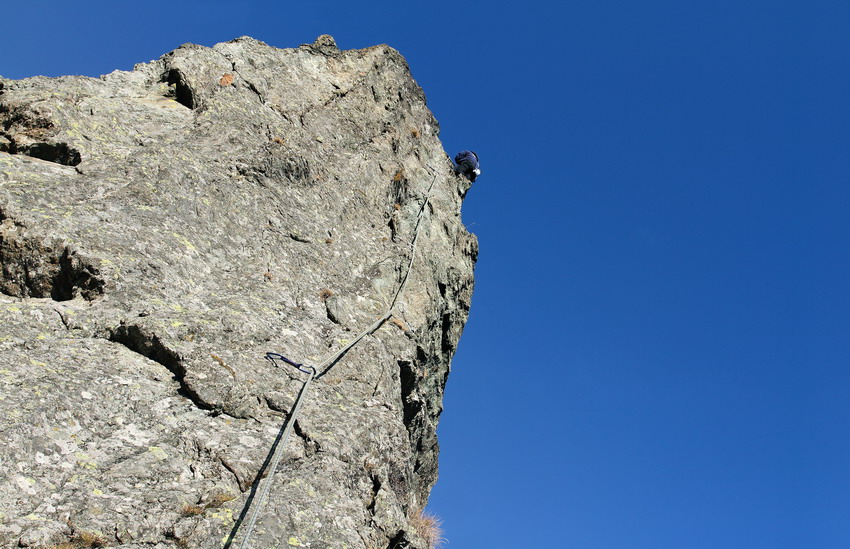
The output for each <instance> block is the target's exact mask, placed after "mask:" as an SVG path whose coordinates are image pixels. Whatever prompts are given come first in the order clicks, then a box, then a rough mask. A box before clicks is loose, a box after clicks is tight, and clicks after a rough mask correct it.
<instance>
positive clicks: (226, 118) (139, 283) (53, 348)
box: [0, 35, 477, 548]
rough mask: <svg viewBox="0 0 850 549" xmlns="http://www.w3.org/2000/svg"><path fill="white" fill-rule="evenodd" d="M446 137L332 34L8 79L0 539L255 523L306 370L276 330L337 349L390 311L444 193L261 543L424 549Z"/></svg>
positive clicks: (364, 54) (325, 407)
mask: <svg viewBox="0 0 850 549" xmlns="http://www.w3.org/2000/svg"><path fill="white" fill-rule="evenodd" d="M438 133H439V126H438V124H437V122H436V120H435V119H434V117H433V116H432V114H431V113H430V111H429V110H428V108H427V106H426V104H425V96H424V94H423V92H422V90H421V89H420V88H419V86H418V85H417V84H416V82H415V81H414V80H413V79H412V77H411V75H410V72H409V69H408V67H407V64H406V62H405V61H404V59H403V57H402V56H401V55H399V54H398V52H396V51H395V50H393V49H392V48H389V47H388V46H375V47H371V48H367V49H364V50H349V51H343V50H339V49H338V48H337V46H336V43H335V42H334V40H333V38H331V37H329V36H326V35H325V36H322V37H320V38H319V39H318V40H317V41H316V42H315V43H314V44H309V45H304V46H301V47H298V48H293V49H277V48H274V47H270V46H268V45H266V44H263V43H262V42H259V41H257V40H254V39H251V38H248V37H242V38H238V39H236V40H233V41H231V42H227V43H222V44H217V45H216V46H214V47H212V48H206V47H202V46H196V45H190V44H187V45H184V46H181V47H180V48H178V49H177V50H175V51H173V52H171V53H168V54H166V55H164V56H163V57H162V58H160V59H158V60H155V61H152V62H149V63H144V64H139V65H137V66H136V67H135V69H134V70H133V71H129V72H125V71H115V72H113V73H111V74H108V75H105V76H102V77H100V78H88V77H79V76H67V77H61V78H43V77H35V78H28V79H24V80H8V79H4V80H3V81H2V87H0V325H2V326H3V330H2V332H0V379H2V381H3V384H2V390H0V432H2V433H3V439H4V444H3V445H0V461H2V463H4V464H5V465H6V467H5V471H4V473H3V474H2V475H0V510H2V513H3V515H2V517H0V546H4V547H5V546H24V547H48V546H50V545H57V544H60V543H65V542H68V543H72V544H73V543H78V541H79V539H80V538H81V536H90V537H92V539H97V540H99V541H98V543H102V544H105V545H108V546H121V547H170V546H179V547H197V548H207V547H209V548H212V547H222V546H223V545H224V544H225V543H226V541H227V540H228V539H229V538H230V537H231V536H232V535H233V534H234V533H235V534H236V538H235V539H236V540H237V541H238V540H239V533H238V530H237V529H236V528H235V526H236V525H237V523H238V521H239V519H240V517H244V510H245V505H246V502H247V501H248V499H249V495H250V494H251V492H252V487H255V486H257V482H258V478H257V475H258V472H259V471H261V469H262V467H263V464H264V462H265V460H266V459H267V458H268V455H269V451H270V450H271V446H272V444H273V442H274V440H275V437H276V435H277V433H278V430H279V428H280V425H281V423H282V422H283V421H284V419H285V418H286V416H287V414H288V413H289V411H290V410H291V409H292V406H293V403H294V399H295V397H296V395H297V394H298V391H299V390H300V388H301V386H302V383H303V381H304V374H302V373H300V372H299V371H298V370H296V369H294V368H286V367H279V366H276V365H275V364H273V363H271V362H269V361H267V360H265V359H264V356H265V353H266V352H269V351H272V352H279V353H283V354H285V355H286V356H290V357H292V358H293V359H295V360H297V361H299V362H305V363H308V364H318V363H320V362H321V360H322V359H323V358H325V357H327V356H329V355H331V354H332V353H333V352H334V351H335V350H337V349H340V348H341V347H343V346H345V345H346V344H347V343H348V342H349V341H351V340H352V338H354V337H355V336H356V335H357V334H358V333H359V332H360V330H362V329H363V328H365V327H366V326H368V325H370V324H371V323H372V322H374V321H375V320H376V319H377V318H379V317H381V315H383V314H385V312H386V310H387V307H388V306H389V305H390V303H391V302H392V300H393V298H394V294H395V292H396V291H397V289H398V287H399V284H400V283H401V280H402V277H403V276H404V275H405V272H406V269H407V266H408V264H409V258H410V254H411V242H412V238H413V231H414V227H415V226H416V220H417V216H418V213H419V211H420V210H421V209H422V207H423V203H424V202H425V201H426V200H427V204H426V205H425V208H424V211H423V215H422V220H421V225H420V229H419V230H420V234H419V237H418V240H417V251H416V259H415V261H414V262H413V264H412V267H411V269H412V270H411V273H410V280H409V281H408V283H407V286H406V287H405V290H404V293H403V295H401V297H400V299H399V302H398V305H397V307H396V308H395V309H394V311H393V315H394V316H393V320H392V321H391V322H386V323H384V324H383V325H381V327H380V328H379V329H377V330H376V331H375V332H374V333H372V334H371V335H368V336H367V337H365V338H363V339H362V340H361V341H360V343H359V344H358V345H357V346H356V347H354V348H353V349H352V350H351V351H349V352H348V353H346V355H345V356H344V357H343V359H342V360H340V361H339V362H337V363H335V364H334V365H333V367H332V368H330V369H329V370H327V371H325V372H323V373H322V375H321V376H320V377H319V378H318V379H317V380H316V381H315V382H314V383H313V385H312V386H311V388H310V393H309V396H308V398H307V399H306V401H305V403H304V404H303V408H302V411H301V414H300V416H299V418H298V421H297V422H296V424H295V425H294V436H293V437H291V438H290V439H289V440H288V442H287V444H286V446H285V448H284V457H283V460H282V462H281V466H280V469H279V470H278V472H277V474H276V477H275V482H274V489H273V490H272V492H271V497H270V498H269V501H268V502H267V503H266V507H265V509H264V511H263V512H262V514H261V518H260V521H259V522H258V525H257V528H256V530H255V533H254V539H255V542H254V543H253V544H252V546H257V547H265V546H287V543H289V542H290V540H293V539H294V540H297V541H298V544H299V545H300V546H309V547H343V546H347V547H350V548H366V547H390V546H392V545H395V546H396V547H420V548H424V547H425V542H424V541H423V540H422V539H421V538H420V537H419V536H418V535H417V534H416V532H415V528H413V527H412V526H411V524H410V522H409V520H408V517H410V516H413V514H415V513H416V512H418V510H420V509H421V508H422V506H424V504H425V503H426V501H427V498H428V494H429V492H430V490H431V487H432V486H433V484H434V482H435V481H436V478H437V453H438V445H437V438H436V425H437V421H438V418H439V415H440V412H441V410H442V394H443V389H444V386H445V383H446V378H447V376H448V372H449V368H450V361H451V358H452V355H453V353H454V351H455V348H456V345H457V342H458V339H459V337H460V333H461V330H462V328H463V325H464V323H465V321H466V319H467V316H468V313H469V305H470V299H471V293H472V286H473V278H472V271H473V265H474V262H475V258H476V255H477V242H476V239H475V237H474V236H473V235H471V234H470V233H468V232H467V231H466V229H465V228H464V226H463V224H462V223H461V219H460V208H461V202H462V199H463V197H464V195H465V194H466V192H467V190H468V188H469V187H468V185H469V183H468V182H466V180H464V179H462V178H459V177H456V176H455V175H454V174H453V173H452V171H451V162H450V160H449V159H448V157H447V156H446V154H445V152H444V151H443V149H442V145H441V144H440V141H439V139H438ZM398 174H402V176H399V175H398ZM432 184H433V187H431V185H432ZM429 188H431V191H430V193H428V189H429ZM426 194H427V196H426ZM75 540H77V541H75Z"/></svg>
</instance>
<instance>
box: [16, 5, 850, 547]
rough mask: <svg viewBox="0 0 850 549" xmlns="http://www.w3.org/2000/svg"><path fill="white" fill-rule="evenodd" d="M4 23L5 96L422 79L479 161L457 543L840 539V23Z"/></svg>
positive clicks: (488, 13)
mask: <svg viewBox="0 0 850 549" xmlns="http://www.w3.org/2000/svg"><path fill="white" fill-rule="evenodd" d="M98 4H103V6H99V5H98ZM418 6H427V7H418ZM2 11H3V16H2V17H3V20H4V25H3V27H4V30H3V34H4V37H3V47H2V54H0V74H2V75H3V76H6V77H12V78H20V77H25V76H31V75H35V74H46V75H49V76H55V75H60V74H73V73H77V74H87V75H99V74H102V73H107V72H111V71H112V70H113V69H116V68H120V69H125V70H126V69H130V68H131V67H132V65H133V64H134V63H137V62H143V61H149V60H151V59H154V58H157V57H159V56H160V55H161V54H164V53H166V52H168V51H170V50H172V49H174V48H176V47H177V46H178V45H180V44H181V43H184V42H195V43H199V44H203V45H207V46H211V45H213V44H215V43H217V42H222V41H227V40H230V39H232V38H235V37H237V36H240V35H246V34H247V35H250V36H253V37H254V38H257V39H260V40H263V41H265V42H267V43H269V44H271V45H274V46H278V47H294V46H297V45H299V44H301V43H308V42H312V41H313V40H314V39H315V37H316V36H318V35H319V34H322V33H329V34H332V35H333V36H334V37H335V38H336V40H337V43H338V44H339V46H340V47H342V48H346V49H347V48H359V47H366V46H370V45H374V44H378V43H388V44H390V45H392V46H393V47H395V48H396V49H398V50H399V51H400V52H401V53H402V54H403V55H404V56H405V57H406V58H407V60H408V62H409V63H410V66H411V69H412V71H413V75H414V77H415V78H416V79H417V81H418V82H419V83H420V85H421V86H422V87H423V88H424V90H425V93H426V95H427V97H428V101H429V106H430V107H431V109H432V111H433V112H434V115H435V116H436V117H437V119H438V120H439V121H440V123H441V126H442V139H443V143H444V145H445V147H446V149H447V150H448V151H449V152H450V153H452V154H453V153H454V152H456V151H457V150H459V149H462V148H472V149H475V150H476V151H477V152H478V153H479V155H480V157H481V160H482V170H483V174H482V176H481V178H480V179H479V181H478V183H476V185H475V186H474V187H473V189H472V190H471V191H470V194H469V196H468V198H467V201H466V204H465V205H464V215H463V217H464V221H465V222H466V223H467V225H468V226H469V228H470V229H471V230H472V231H473V232H475V233H476V234H477V235H478V237H479V239H480V244H481V254H480V261H479V264H478V268H477V271H476V279H477V285H476V290H475V295H474V298H473V308H472V315H471V318H470V320H469V324H468V325H467V329H466V331H465V332H464V335H463V338H462V339H461V344H460V348H459V350H458V353H457V355H456V357H455V361H454V366H453V372H452V375H451V376H450V378H449V383H448V388H447V394H446V399H445V412H444V414H443V418H442V422H441V425H440V441H441V445H442V453H441V460H440V461H441V463H440V471H441V477H440V480H439V482H438V483H437V486H436V487H435V489H434V492H433V495H432V499H431V505H430V508H431V510H432V511H433V512H435V513H436V514H438V515H439V516H441V517H442V518H443V519H444V528H445V534H446V537H447V538H448V540H449V544H448V545H447V546H446V547H447V548H475V549H477V548H488V549H498V548H512V549H513V548H526V547H527V548H532V547H553V548H569V549H631V548H641V549H643V548H646V549H656V548H688V549H691V548H697V549H702V548H705V549H717V548H724V549H729V548H734V549H737V548H741V549H757V548H766V549H768V548H769V549H784V548H817V549H822V548H839V547H840V548H847V547H850V397H849V395H848V393H849V392H850V368H848V366H850V186H848V182H850V106H848V105H850V2H847V1H846V0H844V1H838V0H836V1H818V0H809V1H807V2H802V1H798V2H787V1H782V0H774V1H766V0H764V1H755V0H737V1H729V0H715V1H712V2H706V1H700V2H696V1H690V0H666V1H661V0H642V1H640V2H637V1H630V2H627V1H614V0H579V1H569V0H567V1H565V2H542V1H540V0H530V1H526V2H518V3H510V4H509V3H504V4H500V3H494V2H480V3H468V2H427V3H426V2H410V3H405V2H398V1H396V2H350V1H347V2H322V1H314V2H282V1H263V2H260V1H256V2H251V1H244V2H240V3H239V7H237V6H236V3H235V2H234V3H232V4H231V3H229V2H228V3H225V2H215V1H210V2H193V1H190V2H162V1H160V0H152V1H147V2H132V3H130V2H115V1H113V2H102V3H96V2H89V1H77V2H74V3H67V2H40V1H38V0H31V1H29V2H22V1H19V2H7V5H5V6H4V7H3V10H2Z"/></svg>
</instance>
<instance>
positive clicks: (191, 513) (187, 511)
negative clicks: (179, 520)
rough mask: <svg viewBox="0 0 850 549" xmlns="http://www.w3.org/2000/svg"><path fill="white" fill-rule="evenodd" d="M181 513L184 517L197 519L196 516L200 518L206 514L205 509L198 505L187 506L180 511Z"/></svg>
mask: <svg viewBox="0 0 850 549" xmlns="http://www.w3.org/2000/svg"><path fill="white" fill-rule="evenodd" d="M180 513H181V514H182V515H183V516H184V517H195V516H198V515H203V514H204V508H203V507H200V506H198V505H189V504H186V505H184V506H183V508H182V509H180Z"/></svg>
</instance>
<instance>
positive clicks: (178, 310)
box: [171, 303, 183, 313]
mask: <svg viewBox="0 0 850 549" xmlns="http://www.w3.org/2000/svg"><path fill="white" fill-rule="evenodd" d="M171 308H172V309H174V312H175V313H182V312H183V306H182V305H180V304H179V303H172V304H171Z"/></svg>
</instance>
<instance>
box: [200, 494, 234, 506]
mask: <svg viewBox="0 0 850 549" xmlns="http://www.w3.org/2000/svg"><path fill="white" fill-rule="evenodd" d="M234 499H236V496H234V495H233V494H227V493H224V492H220V493H218V494H215V495H213V496H212V497H211V498H210V500H209V501H208V502H207V504H206V508H207V509H216V508H218V507H221V506H222V505H224V504H225V503H227V502H228V501H233V500H234Z"/></svg>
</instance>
